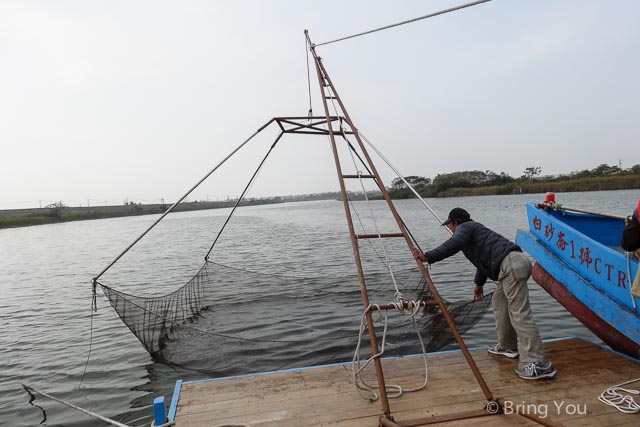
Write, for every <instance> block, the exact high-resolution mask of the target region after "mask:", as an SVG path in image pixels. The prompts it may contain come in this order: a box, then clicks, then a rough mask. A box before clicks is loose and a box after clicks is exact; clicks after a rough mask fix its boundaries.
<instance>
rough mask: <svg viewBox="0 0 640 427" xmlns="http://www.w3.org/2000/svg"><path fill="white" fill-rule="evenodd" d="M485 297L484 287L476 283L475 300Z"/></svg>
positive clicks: (474, 289)
mask: <svg viewBox="0 0 640 427" xmlns="http://www.w3.org/2000/svg"><path fill="white" fill-rule="evenodd" d="M483 297H484V287H482V286H478V285H476V287H475V288H473V299H474V301H478V300H481V299H482V298H483Z"/></svg>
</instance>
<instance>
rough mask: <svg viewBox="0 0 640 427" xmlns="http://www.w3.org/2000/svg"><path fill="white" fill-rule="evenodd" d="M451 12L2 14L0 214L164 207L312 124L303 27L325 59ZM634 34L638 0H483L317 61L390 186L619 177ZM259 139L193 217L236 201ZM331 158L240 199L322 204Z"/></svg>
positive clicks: (294, 150)
mask: <svg viewBox="0 0 640 427" xmlns="http://www.w3.org/2000/svg"><path fill="white" fill-rule="evenodd" d="M463 2H464V0H462V1H457V2H455V1H436V0H431V1H427V0H424V1H409V0H406V1H344V0H342V1H332V0H328V1H323V2H311V1H305V0H297V1H293V0H292V1H288V0H287V1H284V0H282V1H278V0H273V1H248V0H244V1H239V0H234V1H158V0H154V1H114V0H109V1H106V0H105V1H90V0H77V1H45V0H43V1H29V0H2V1H0V58H1V59H0V61H1V63H0V144H1V150H0V181H1V183H2V184H1V186H0V188H1V190H0V208H12V207H24V208H26V207H37V206H38V205H39V204H40V203H43V204H46V203H50V202H52V201H57V200H62V201H64V202H65V203H66V204H68V205H78V204H82V205H83V206H84V205H86V203H90V204H92V205H100V204H105V203H108V204H118V203H122V201H123V200H125V199H128V200H132V201H135V202H145V203H151V202H159V201H160V200H161V199H165V200H166V201H173V200H175V199H177V198H178V197H179V196H180V195H182V194H183V193H184V192H185V191H186V190H187V189H189V188H190V187H191V186H192V185H193V184H195V182H197V181H198V180H199V179H200V178H201V177H202V176H204V174H205V173H207V172H208V171H209V170H210V169H211V168H212V167H213V166H215V165H216V164H217V163H218V162H219V161H221V160H222V159H223V158H224V157H225V156H226V155H227V154H228V153H229V152H231V150H233V149H234V148H235V147H236V146H238V145H239V144H240V143H241V142H242V141H243V140H245V139H246V138H247V137H249V136H250V135H251V134H252V133H253V132H254V131H255V130H256V129H257V128H258V127H259V126H261V125H262V124H263V123H265V122H266V121H267V120H268V119H270V118H271V117H274V116H287V115H296V116H297V115H299V116H305V115H306V114H307V110H308V108H309V98H308V86H307V84H308V83H307V68H306V67H307V62H306V54H305V42H304V34H303V31H304V29H309V31H310V35H311V38H312V40H313V41H314V42H315V43H321V42H323V41H327V40H332V39H335V38H338V37H341V36H345V35H350V34H353V33H358V32H361V31H365V30H369V29H372V28H376V27H380V26H383V25H387V24H391V23H395V22H399V21H402V20H406V19H411V18H414V17H417V16H420V15H424V14H427V13H430V12H435V11H438V10H441V9H445V8H448V7H451V6H454V5H457V4H461V3H463ZM639 16H640V2H637V1H633V0H629V1H604V0H600V1H595V0H576V1H570V0H566V1H565V0H520V1H514V0H494V1H492V2H489V3H486V4H483V5H480V6H476V7H473V8H469V9H465V10H462V11H459V12H454V13H451V14H447V15H444V16H439V17H436V18H433V19H428V20H424V21H419V22H416V23H413V24H410V25H406V26H402V27H398V28H394V29H390V30H386V31H382V32H378V33H375V34H372V35H368V36H364V37H360V38H355V39H352V40H348V41H344V42H341V43H336V44H332V45H327V46H321V47H318V48H317V50H318V53H319V55H321V56H322V57H323V60H324V63H325V65H326V67H327V69H328V72H329V74H330V76H331V77H332V79H333V81H334V83H335V84H336V86H337V89H338V91H339V93H340V95H341V96H342V97H343V100H344V102H345V104H346V106H347V108H348V111H349V113H350V115H351V117H352V118H353V119H354V121H355V123H356V125H357V126H358V128H359V129H360V130H361V131H362V132H363V133H364V134H365V135H367V136H368V137H369V138H370V139H371V140H372V141H373V142H374V143H375V144H376V145H377V146H378V147H379V148H380V149H381V150H382V151H383V153H385V155H386V156H387V157H388V158H389V160H391V161H392V162H393V163H394V165H395V166H396V167H397V168H398V169H399V170H400V172H401V173H402V174H405V175H422V176H427V177H431V178H433V177H435V176H436V175H437V174H439V173H448V172H455V171H463V170H492V171H494V172H497V173H499V172H502V171H504V172H506V173H508V174H510V175H512V176H514V177H518V176H520V175H521V174H522V173H523V171H524V169H525V168H527V167H529V166H540V167H541V168H542V174H556V173H563V172H571V171H575V170H582V169H592V168H594V167H596V166H597V165H599V164H601V163H607V164H611V165H617V164H618V163H619V162H621V165H622V167H623V168H628V167H631V166H633V165H635V164H638V163H640V149H639V148H638V142H639V140H640V124H639V123H640V83H639V78H638V76H640V25H638V17H639ZM311 75H312V78H313V75H314V74H313V70H312V74H311ZM311 83H312V86H311V89H312V93H313V100H312V105H313V109H314V113H316V114H322V110H321V104H320V101H319V96H318V89H317V87H318V86H317V82H316V81H313V80H312V82H311ZM274 136H275V132H271V133H269V132H267V134H265V137H264V138H262V139H259V140H257V141H256V142H255V143H253V142H252V143H251V144H250V145H248V146H247V147H246V152H245V151H243V152H242V153H241V155H240V156H239V157H238V158H236V160H235V162H231V163H229V164H228V165H225V166H224V167H223V168H221V169H220V174H219V175H218V174H216V175H214V178H213V179H211V180H208V181H207V182H206V184H205V185H204V186H203V187H202V188H200V189H198V190H196V192H194V194H193V195H192V197H191V198H190V199H191V200H195V199H200V200H202V199H205V198H209V199H210V200H215V199H221V198H226V197H228V196H229V197H235V196H237V195H238V194H239V193H240V191H241V187H242V185H241V184H244V183H245V182H246V181H247V180H248V179H249V177H250V176H251V173H252V172H253V169H254V168H255V166H256V165H257V162H258V161H259V160H260V157H261V156H262V155H264V153H265V150H266V149H267V148H268V146H269V144H270V143H271V141H272V140H273V137H274ZM330 155H331V153H330V150H329V146H328V144H327V143H326V139H325V138H323V137H308V138H295V137H291V138H287V137H285V138H284V139H283V140H282V142H281V143H280V144H279V146H278V147H277V148H276V151H275V153H274V155H273V158H271V159H270V160H269V161H267V163H266V165H265V167H264V169H263V171H262V172H261V174H260V176H259V178H258V181H257V182H256V184H255V185H254V186H253V187H252V189H251V192H250V194H249V196H254V197H259V196H269V195H286V194H303V193H313V192H322V191H335V190H337V189H338V183H337V180H336V174H335V168H334V164H333V160H332V158H331V157H330ZM379 169H380V171H381V172H382V174H383V176H384V178H385V180H386V182H387V184H389V183H390V182H391V179H393V178H394V175H393V174H392V173H391V172H390V171H388V170H387V169H386V168H384V167H382V165H379Z"/></svg>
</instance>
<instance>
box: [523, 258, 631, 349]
mask: <svg viewBox="0 0 640 427" xmlns="http://www.w3.org/2000/svg"><path fill="white" fill-rule="evenodd" d="M531 277H532V278H533V280H534V281H535V282H536V283H537V284H538V285H540V286H541V287H542V288H543V289H544V290H545V291H547V292H548V293H549V295H551V296H552V297H553V298H554V299H555V300H556V301H558V302H559V303H560V304H562V306H563V307H564V308H565V309H566V310H567V311H568V312H569V313H571V314H572V315H573V316H574V317H575V318H576V319H578V320H579V321H580V322H581V323H582V324H583V325H584V326H586V327H587V328H588V329H589V330H590V331H591V332H593V334H594V335H596V336H597V337H598V338H600V339H601V340H602V341H603V342H604V343H605V344H607V345H608V346H609V347H611V348H612V349H614V350H616V351H619V352H620V353H624V354H627V355H629V356H631V357H634V358H636V359H639V358H640V345H638V343H636V342H634V341H633V340H631V339H629V338H628V337H626V336H625V335H624V334H622V333H620V331H618V330H617V329H616V328H614V327H613V326H611V325H610V324H609V323H607V322H605V321H604V320H603V319H602V318H601V317H600V316H598V315H597V314H595V313H594V312H593V311H591V310H590V309H589V307H587V306H586V305H584V304H583V303H582V302H580V300H579V299H577V298H576V297H575V296H574V295H573V294H572V293H571V292H570V291H569V290H567V288H566V287H565V286H563V285H562V283H560V282H558V281H557V280H556V279H554V278H553V276H552V275H551V274H549V272H548V271H547V270H545V269H544V268H543V267H542V266H541V265H540V264H538V263H535V264H534V266H533V272H532V274H531Z"/></svg>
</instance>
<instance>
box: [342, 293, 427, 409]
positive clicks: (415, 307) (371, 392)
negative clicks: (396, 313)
mask: <svg viewBox="0 0 640 427" xmlns="http://www.w3.org/2000/svg"><path fill="white" fill-rule="evenodd" d="M410 307H411V310H412V314H411V316H410V318H411V320H412V322H413V327H414V330H415V331H416V335H417V336H418V340H419V341H420V347H421V350H422V359H423V361H424V369H425V374H424V381H423V382H422V384H420V385H418V386H416V387H413V388H404V387H403V386H401V385H398V384H386V386H385V390H386V391H387V392H389V391H391V392H392V393H389V394H387V397H389V398H391V399H394V398H398V397H400V396H402V394H403V393H411V392H415V391H419V390H422V389H423V388H425V387H426V386H427V383H428V381H429V365H428V362H427V351H426V348H425V346H424V341H423V339H422V336H421V335H420V331H419V328H418V322H417V321H416V319H415V316H416V314H418V312H419V311H420V304H419V302H416V301H412V302H411V304H410ZM374 308H376V309H377V311H378V315H379V316H380V317H379V320H378V322H384V329H383V332H382V345H381V348H380V351H379V352H378V353H377V354H374V355H372V356H371V357H369V358H368V359H367V360H366V361H365V362H364V364H362V363H361V358H360V346H361V344H362V336H363V335H364V331H365V330H366V315H367V313H368V312H369V311H371V310H372V309H374ZM380 311H381V310H380V306H379V305H377V304H372V305H370V306H369V307H367V309H366V310H365V311H364V312H363V313H362V318H361V320H360V331H359V334H358V344H357V345H356V350H355V352H354V354H353V361H352V362H353V363H352V364H351V370H352V377H353V383H354V385H355V387H356V389H357V390H358V393H359V394H360V396H362V397H363V398H365V399H368V400H370V401H372V402H373V401H376V400H378V397H379V396H378V393H376V391H375V389H376V388H379V387H377V386H375V385H372V384H368V383H367V382H366V381H365V380H364V379H363V378H362V374H363V371H364V369H365V368H366V367H367V366H368V365H369V364H370V363H371V362H372V361H373V360H375V359H377V358H380V357H382V355H383V354H384V351H385V345H386V340H387V330H388V325H389V322H388V314H387V310H384V320H382V315H381V314H380ZM364 393H368V394H367V395H365V394H364Z"/></svg>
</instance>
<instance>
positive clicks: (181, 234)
mask: <svg viewBox="0 0 640 427" xmlns="http://www.w3.org/2000/svg"><path fill="white" fill-rule="evenodd" d="M557 197H558V201H559V202H560V203H564V204H566V205H569V206H574V207H580V208H584V209H592V210H597V211H601V212H609V213H613V214H619V215H627V214H628V213H629V212H630V211H631V207H632V206H633V205H634V203H636V202H637V200H638V199H639V198H640V191H637V190H633V191H614V192H611V191H607V192H589V193H565V194H558V196H557ZM542 198H543V195H526V196H491V197H465V198H450V199H442V200H429V201H428V202H429V203H430V205H431V206H432V208H433V209H434V210H435V211H436V212H437V213H438V214H439V215H440V216H441V217H446V214H447V212H448V211H449V210H450V209H451V208H453V207H455V206H462V207H465V208H466V209H467V210H469V211H470V212H471V215H472V218H474V219H475V220H477V221H480V222H482V223H484V224H485V225H487V226H489V227H491V228H493V229H495V230H496V231H498V232H500V233H502V234H504V235H505V236H507V237H509V238H511V239H513V238H514V237H515V233H516V229H518V228H526V218H525V211H524V206H523V204H524V203H525V202H526V201H529V200H541V199H542ZM397 206H398V209H399V211H400V213H401V215H403V217H404V219H405V221H406V223H407V224H408V226H409V228H410V229H411V230H412V232H413V233H414V235H415V237H416V238H417V239H418V241H419V243H420V245H421V246H422V248H423V249H429V248H431V247H432V246H434V245H436V244H439V243H440V242H442V241H443V240H444V239H446V237H447V234H446V233H445V231H444V230H443V229H442V228H441V227H439V226H438V225H437V223H436V221H435V220H434V219H433V217H432V216H431V215H430V214H429V213H428V212H427V211H426V210H425V209H424V208H423V207H422V205H421V204H420V203H419V202H417V201H415V200H406V201H400V202H398V203H397ZM354 208H355V210H356V211H357V213H358V217H357V218H356V222H357V223H360V222H362V224H363V226H364V227H365V229H366V230H367V231H368V232H375V229H374V224H373V223H372V221H371V220H370V216H371V214H370V211H369V206H367V205H366V203H365V202H357V203H355V204H354ZM371 209H372V210H373V212H374V215H375V216H376V219H377V225H378V227H379V228H380V231H381V232H385V230H386V231H389V230H390V231H395V230H394V229H392V228H391V222H390V218H388V217H387V216H385V215H383V214H384V213H385V212H386V209H385V208H384V204H383V203H382V202H373V203H371ZM227 214H228V210H211V211H199V212H188V213H180V214H174V215H171V216H169V217H168V218H167V219H165V221H163V222H162V223H161V225H160V226H159V227H158V228H157V229H155V230H154V231H153V232H152V233H150V234H149V235H148V237H147V238H145V239H144V240H143V241H142V242H141V243H140V244H139V245H138V246H136V248H135V249H134V250H133V251H132V252H130V253H129V254H127V255H126V256H125V257H124V258H123V259H122V260H121V261H120V262H118V263H117V264H116V265H115V266H114V267H113V268H112V269H111V270H109V271H108V272H107V273H106V274H105V275H104V276H103V279H102V280H101V281H102V282H103V283H105V284H108V285H110V286H113V287H114V288H116V289H119V290H122V291H125V292H128V293H132V294H134V295H163V294H167V293H169V292H171V291H173V290H175V289H176V288H178V287H179V286H181V285H182V284H183V283H185V282H186V281H187V280H188V279H189V278H190V277H191V276H192V275H193V274H194V273H195V272H196V271H197V270H198V269H199V268H200V266H201V265H202V262H203V257H204V255H205V254H206V252H207V250H208V249H209V246H210V245H211V242H213V239H214V238H215V235H216V232H217V230H218V229H219V227H220V225H221V224H222V222H223V221H224V218H225V217H226V215H227ZM155 218H156V217H155V216H146V217H133V218H115V219H108V220H97V221H83V222H74V223H65V224H55V225H44V226H37V227H30V228H20V229H10V230H0V289H1V292H2V298H1V299H0V321H1V322H2V328H1V329H0V343H2V345H1V347H0V365H1V366H2V370H1V371H0V424H2V425H15V426H26V425H40V424H46V425H64V426H98V425H103V423H100V422H95V421H93V420H91V419H90V418H87V417H86V416H85V415H83V414H80V413H76V412H75V411H72V410H68V409H66V408H64V407H63V406H61V405H59V404H57V403H54V402H52V401H49V400H47V399H44V398H38V399H37V400H36V401H35V402H34V404H36V405H38V406H32V405H30V404H29V397H28V395H27V394H26V393H25V392H24V391H23V389H22V388H21V386H20V384H21V383H26V384H29V385H31V386H33V387H35V388H37V389H40V390H42V391H45V392H49V393H51V394H53V395H55V396H58V397H60V398H62V399H65V400H69V401H71V402H73V403H75V404H77V405H79V406H81V407H84V408H87V409H90V410H92V411H95V412H97V413H100V414H102V415H104V416H107V417H110V418H114V419H116V420H118V421H120V422H123V423H125V424H131V425H135V426H141V425H149V423H150V422H151V408H150V405H151V404H152V401H153V399H154V398H155V397H156V396H159V395H165V396H167V397H170V394H171V392H172V390H173V386H174V383H175V381H176V379H179V378H182V379H194V378H202V377H203V374H201V373H197V372H193V371H188V370H181V369H174V368H171V367H168V366H165V365H161V364H157V363H154V362H153V361H152V359H151V358H150V357H149V355H148V354H147V353H146V352H145V351H144V349H143V348H142V346H141V345H140V343H139V342H138V340H137V339H136V338H135V337H134V336H133V335H132V334H131V333H130V332H129V330H128V329H127V328H126V327H125V326H124V324H123V323H122V322H121V321H120V319H119V318H118V317H117V315H116V314H115V312H114V311H113V310H112V309H111V307H110V306H109V305H108V302H107V301H106V299H105V298H104V297H103V296H102V295H101V294H100V295H99V297H98V307H99V310H98V312H97V313H96V314H95V315H94V316H93V328H91V311H90V298H91V285H90V283H89V281H90V280H91V278H92V277H93V276H94V275H95V274H96V273H97V272H98V271H100V270H102V268H104V267H105V266H106V265H107V264H108V263H109V262H110V261H111V260H112V259H113V258H114V257H115V256H116V255H117V254H118V253H120V251H121V250H122V249H123V248H125V247H126V246H127V245H128V244H129V243H130V242H131V241H132V240H133V238H134V237H136V236H137V235H138V234H139V233H140V232H141V231H142V230H144V229H145V228H146V227H148V226H149V225H150V224H151V223H152V222H153V221H154V220H155ZM389 240H391V239H389ZM404 251H405V252H406V247H405V248H404ZM389 252H390V254H389V256H390V258H391V259H392V261H393V262H394V263H395V262H397V263H400V264H401V263H403V262H407V258H408V262H411V259H410V258H409V254H408V253H405V252H403V249H402V247H400V246H398V247H397V248H396V247H390V248H389ZM212 259H213V260H215V261H218V262H221V263H224V264H229V265H234V266H239V267H242V268H245V269H248V270H253V271H262V272H276V273H287V274H299V275H303V276H306V277H317V276H324V277H334V278H336V277H341V275H342V276H345V277H347V276H350V275H352V274H353V273H354V271H355V269H354V266H353V263H352V254H351V249H350V241H349V238H348V234H347V228H346V222H345V220H344V214H343V210H342V204H341V203H339V202H335V201H323V202H309V203H292V204H283V205H273V206H262V207H250V208H244V209H241V210H240V211H239V212H238V213H237V215H236V217H235V218H234V219H233V220H232V222H231V223H230V225H229V228H228V230H227V231H226V232H225V233H224V234H223V236H222V238H221V240H220V242H219V243H218V244H217V245H216V248H215V250H214V252H213V257H212ZM365 264H366V263H365ZM367 265H368V264H366V266H367ZM371 265H373V264H371ZM431 274H432V277H433V279H434V282H435V283H436V286H438V288H439V289H440V291H441V292H442V294H443V295H444V296H445V297H446V298H448V299H450V300H464V299H469V298H470V297H471V296H472V289H473V288H472V283H471V282H472V279H473V274H474V270H473V267H472V266H470V265H469V264H468V262H467V261H466V260H465V259H464V257H462V256H461V255H458V256H456V257H454V258H451V259H449V260H447V261H444V262H442V263H439V264H436V265H434V266H433V268H432V270H431ZM247 285H248V288H250V286H249V285H251V284H247ZM530 285H531V286H530V289H531V298H532V303H533V309H534V313H535V316H536V320H537V323H538V326H539V328H540V331H541V334H542V336H543V338H556V337H564V336H570V335H576V336H580V337H584V338H587V339H590V340H596V338H595V337H593V335H592V334H590V333H589V332H588V331H587V330H586V329H585V328H584V327H582V326H581V325H580V324H579V323H578V322H577V321H576V320H574V319H573V318H572V317H571V316H570V315H568V314H567V313H566V312H565V311H564V310H563V309H562V307H560V306H559V305H558V304H557V303H556V302H555V301H554V300H553V299H551V297H549V296H548V295H547V294H546V293H545V292H544V291H542V290H540V289H539V288H538V286H537V285H535V283H533V282H532V283H530ZM488 286H489V288H491V287H492V286H491V285H488ZM270 291H273V289H254V290H253V291H250V292H246V297H245V298H246V299H247V300H248V301H251V302H252V304H254V305H255V307H256V311H255V312H256V313H258V312H260V310H259V308H260V304H261V301H262V300H263V298H262V296H263V295H265V294H269V292H270ZM291 291H292V292H297V290H296V289H291ZM356 291H357V289H356ZM327 295H330V294H327ZM354 298H355V302H356V303H358V304H360V299H359V298H360V297H359V295H358V293H357V292H355V293H354ZM390 300H391V299H389V301H390ZM325 302H327V303H331V302H332V301H331V299H330V298H329V297H327V301H325ZM372 302H387V300H385V301H372ZM288 309H289V308H288V307H286V306H285V307H283V308H282V310H284V311H286V310H288ZM290 309H291V310H293V309H294V308H290ZM340 313H341V314H339V315H338V317H336V315H335V314H332V318H331V319H326V318H325V319H322V312H321V311H320V312H319V313H313V314H312V316H315V317H317V318H315V319H310V322H318V321H320V322H322V323H321V324H322V325H323V327H324V328H326V329H328V331H327V332H329V333H330V332H331V331H332V329H335V330H336V331H337V330H338V329H340V328H341V327H342V326H343V325H352V324H358V323H359V319H360V311H359V310H355V311H354V310H344V311H342V312H340ZM260 316H261V317H260V318H257V316H253V317H252V314H251V312H249V313H243V315H242V316H241V317H240V318H239V319H238V320H237V322H238V324H240V323H243V324H248V325H251V323H256V322H262V323H264V322H269V321H271V322H273V324H274V328H276V327H282V325H278V323H279V322H278V319H277V318H276V319H266V318H265V317H264V316H265V314H264V312H261V315H260ZM310 316H311V315H310ZM340 316H342V317H340ZM312 324H313V323H312ZM92 329H93V348H92V353H91V358H90V362H89V365H88V369H87V373H86V376H85V380H84V383H83V384H82V386H81V387H78V384H79V381H80V378H81V376H82V373H83V371H84V367H85V363H86V361H87V353H88V350H89V342H90V336H91V331H92ZM465 340H466V342H467V344H468V345H469V346H478V345H488V344H492V343H493V342H494V340H495V335H494V329H493V316H492V315H491V314H489V315H487V316H485V317H484V318H483V320H481V321H480V323H479V324H478V325H477V326H476V327H475V328H473V329H472V330H471V331H470V332H468V333H467V334H466V335H465ZM319 345H323V344H319ZM354 346H355V342H354ZM318 352H319V353H320V354H322V348H319V349H318ZM318 361H320V362H321V361H322V360H317V359H316V360H314V363H316V362H318ZM304 364H305V363H304V360H292V361H291V366H300V365H304ZM268 368H269V366H262V365H261V361H260V358H259V357H256V358H255V360H251V366H248V365H247V364H246V362H244V361H243V362H241V363H240V362H239V366H234V371H235V372H243V371H244V372H249V371H260V370H264V369H268Z"/></svg>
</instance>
